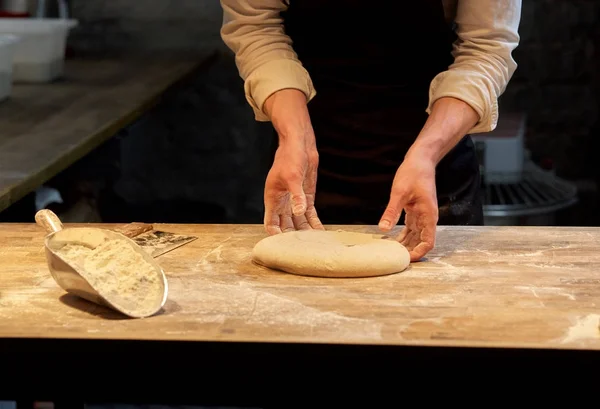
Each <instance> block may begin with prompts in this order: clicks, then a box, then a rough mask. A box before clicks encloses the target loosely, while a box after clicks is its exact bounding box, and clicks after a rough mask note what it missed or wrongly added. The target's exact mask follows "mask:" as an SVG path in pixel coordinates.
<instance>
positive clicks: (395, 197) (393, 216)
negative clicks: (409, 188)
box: [379, 191, 405, 232]
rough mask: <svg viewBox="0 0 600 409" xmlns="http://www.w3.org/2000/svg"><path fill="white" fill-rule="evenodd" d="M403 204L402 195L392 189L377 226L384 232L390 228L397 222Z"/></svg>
mask: <svg viewBox="0 0 600 409" xmlns="http://www.w3.org/2000/svg"><path fill="white" fill-rule="evenodd" d="M404 206H405V200H404V195H403V194H398V193H395V192H394V191H392V195H391V197H390V201H389V203H388V205H387V207H386V209H385V211H384V212H383V216H382V217H381V220H380V221H379V228H380V229H381V230H383V231H385V232H388V231H390V230H392V229H393V228H394V226H395V225H396V224H397V223H398V220H400V215H401V214H402V210H403V209H404Z"/></svg>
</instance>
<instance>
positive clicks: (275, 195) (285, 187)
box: [264, 89, 324, 235]
mask: <svg viewBox="0 0 600 409" xmlns="http://www.w3.org/2000/svg"><path fill="white" fill-rule="evenodd" d="M264 108H265V110H266V112H267V114H268V115H269V116H270V118H271V121H272V123H273V126H274V128H275V129H276V130H277V133H278V134H279V147H278V148H277V151H276V152H275V159H274V160H273V166H272V167H271V170H270V171H269V174H268V176H267V180H266V182H265V191H264V201H265V218H264V224H265V229H266V231H267V233H268V234H270V235H273V234H278V233H283V232H287V231H292V230H307V229H320V230H324V227H323V224H322V223H321V221H320V220H319V217H318V216H317V211H316V209H315V193H316V189H317V168H318V166H319V154H318V152H317V146H316V141H315V134H314V131H313V129H312V125H311V123H310V117H309V114H308V109H307V106H306V96H305V95H304V93H302V92H300V91H298V90H295V89H284V90H281V91H277V92H275V93H274V94H273V95H271V96H270V97H269V98H268V99H267V100H266V101H265V104H264Z"/></svg>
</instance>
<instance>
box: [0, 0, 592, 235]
mask: <svg viewBox="0 0 600 409" xmlns="http://www.w3.org/2000/svg"><path fill="white" fill-rule="evenodd" d="M69 7H70V13H71V17H72V18H75V19H77V20H79V26H78V27H76V28H74V29H73V30H72V31H71V33H70V35H69V38H68V57H67V59H68V60H69V59H70V60H73V59H77V58H85V57H86V56H89V55H95V56H103V55H121V56H131V55H134V54H136V53H146V54H148V53H150V54H152V53H155V54H156V55H160V54H161V53H173V52H179V53H183V54H185V53H187V54H189V55H195V56H197V58H198V59H201V60H204V63H203V64H201V66H200V68H199V69H198V70H196V71H195V72H194V73H193V75H192V76H191V77H190V78H188V79H186V80H185V81H182V82H179V83H178V85H176V86H174V87H172V88H171V89H169V90H168V92H166V93H165V94H164V95H163V96H162V98H161V100H160V102H159V103H158V104H157V105H155V106H154V107H152V108H151V109H149V110H147V111H145V112H144V113H143V114H142V115H141V117H140V118H139V119H137V120H136V121H135V122H134V123H132V124H131V125H128V126H126V127H124V128H123V129H120V130H119V131H118V132H115V135H114V136H113V137H111V138H109V139H108V141H107V142H105V143H103V144H102V145H101V146H99V147H98V148H96V149H94V150H93V151H92V152H90V153H89V154H87V155H84V156H83V157H82V158H80V159H79V160H78V161H76V162H75V163H74V164H73V165H71V166H69V167H68V168H67V169H66V170H64V171H62V172H60V173H58V174H57V175H56V176H54V177H52V178H51V179H50V180H48V181H47V182H46V183H45V184H44V186H43V187H42V188H40V189H38V190H37V191H36V192H32V193H30V194H29V195H27V196H25V197H23V198H22V199H21V200H19V201H18V202H16V203H14V204H12V205H11V206H10V207H8V208H7V209H5V210H4V211H2V212H0V220H2V221H32V220H33V219H32V218H33V214H34V212H35V210H36V209H37V208H38V207H39V206H41V205H46V206H47V207H49V208H52V209H53V210H55V211H56V212H57V213H58V214H59V216H60V217H61V218H62V219H63V221H67V222H68V221H77V222H79V221H82V222H88V221H89V222H96V221H106V222H121V221H134V220H137V221H149V222H176V223H179V222H181V223H213V222H214V223H261V222H262V211H263V209H262V188H263V183H264V178H265V175H266V172H267V171H268V169H269V166H270V163H269V150H270V149H272V130H271V125H270V124H268V123H259V122H256V121H255V120H254V115H253V113H252V111H251V109H250V107H249V105H248V104H247V102H246V100H245V98H244V95H243V83H242V81H241V79H240V78H239V76H238V72H237V69H236V67H235V64H234V59H233V55H232V54H231V53H230V52H229V50H227V49H226V48H225V46H224V45H223V43H222V41H221V38H220V35H219V29H220V26H221V21H222V10H221V8H220V5H219V2H218V1H217V0H210V1H209V0H206V1H198V0H177V1H175V0H171V1H167V0H135V1H133V0H111V1H105V0H74V1H72V2H70V3H69ZM52 12H56V10H50V11H49V13H52ZM599 14H600V1H598V0H569V1H567V0H525V1H524V2H523V10H522V18H521V26H520V35H521V44H520V45H519V47H518V49H517V50H516V51H515V53H514V57H515V59H516V61H517V63H518V65H519V67H518V69H517V71H516V73H515V76H514V77H513V79H512V81H511V82H510V84H509V86H508V89H507V90H506V92H505V94H504V96H503V97H502V98H501V101H500V107H501V117H500V124H499V126H498V129H497V131H495V132H494V133H492V134H489V135H476V136H475V138H476V140H477V142H478V146H479V147H480V149H481V158H482V171H483V174H484V191H483V194H484V195H485V203H486V223H487V224H512V225H515V224H521V225H526V224H538V225H580V226H585V225H593V226H598V225H600V220H599V216H598V214H597V213H598V212H597V209H598V191H597V190H598V189H597V186H598V183H599V182H600V166H599V165H598V162H599V160H598V158H597V155H598V152H599V151H600V142H599V133H600V129H599V124H598V99H599V95H600V89H599V85H598V84H599V72H600V66H599V55H600V53H599V50H598V46H599V44H600V41H599V38H600V19H599V18H598V17H599ZM67 64H68V61H67ZM1 105H2V103H0V113H1V112H2V111H1ZM0 120H1V118H0ZM0 132H2V130H1V129H0ZM56 192H58V193H59V195H60V198H61V200H57V199H56V197H58V196H56ZM52 193H54V194H55V195H54V196H53V195H52ZM52 197H54V198H55V199H52ZM36 198H37V205H36ZM59 202H62V203H59ZM36 206H37V207H36Z"/></svg>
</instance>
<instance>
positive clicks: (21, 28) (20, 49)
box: [0, 18, 77, 83]
mask: <svg viewBox="0 0 600 409" xmlns="http://www.w3.org/2000/svg"><path fill="white" fill-rule="evenodd" d="M75 26H77V20H67V19H58V18H41V19H36V18H0V34H13V35H16V36H18V37H19V39H20V41H19V43H18V44H17V47H16V49H15V55H14V59H13V82H36V83H39V82H50V81H52V80H54V79H56V78H59V77H61V76H62V75H63V71H64V62H65V48H66V43H67V37H68V35H69V31H70V30H71V29H72V28H73V27H75Z"/></svg>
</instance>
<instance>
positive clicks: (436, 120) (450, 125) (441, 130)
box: [406, 97, 479, 165]
mask: <svg viewBox="0 0 600 409" xmlns="http://www.w3.org/2000/svg"><path fill="white" fill-rule="evenodd" d="M478 119H479V116H478V115H477V112H476V111H475V110H473V108H471V107H470V106H469V105H468V104H466V103H465V102H463V101H461V100H459V99H455V98H451V97H443V98H440V99H439V100H437V101H436V102H435V103H434V104H433V107H432V111H431V114H430V115H429V117H428V119H427V121H426V123H425V125H424V126H423V129H422V130H421V132H420V133H419V135H418V136H417V138H416V140H415V142H414V143H413V145H412V146H411V148H410V149H409V151H408V152H407V154H406V157H409V156H410V157H419V158H420V159H421V160H429V161H432V162H434V163H435V164H436V165H437V164H438V163H439V162H440V161H441V160H442V158H443V157H444V156H446V154H447V153H448V152H449V151H450V150H451V149H452V148H453V147H454V146H456V144H457V143H458V142H459V141H460V140H461V139H462V138H463V137H464V136H465V135H466V134H467V132H468V131H469V130H470V129H471V128H472V127H473V126H475V124H476V123H477V121H478Z"/></svg>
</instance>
